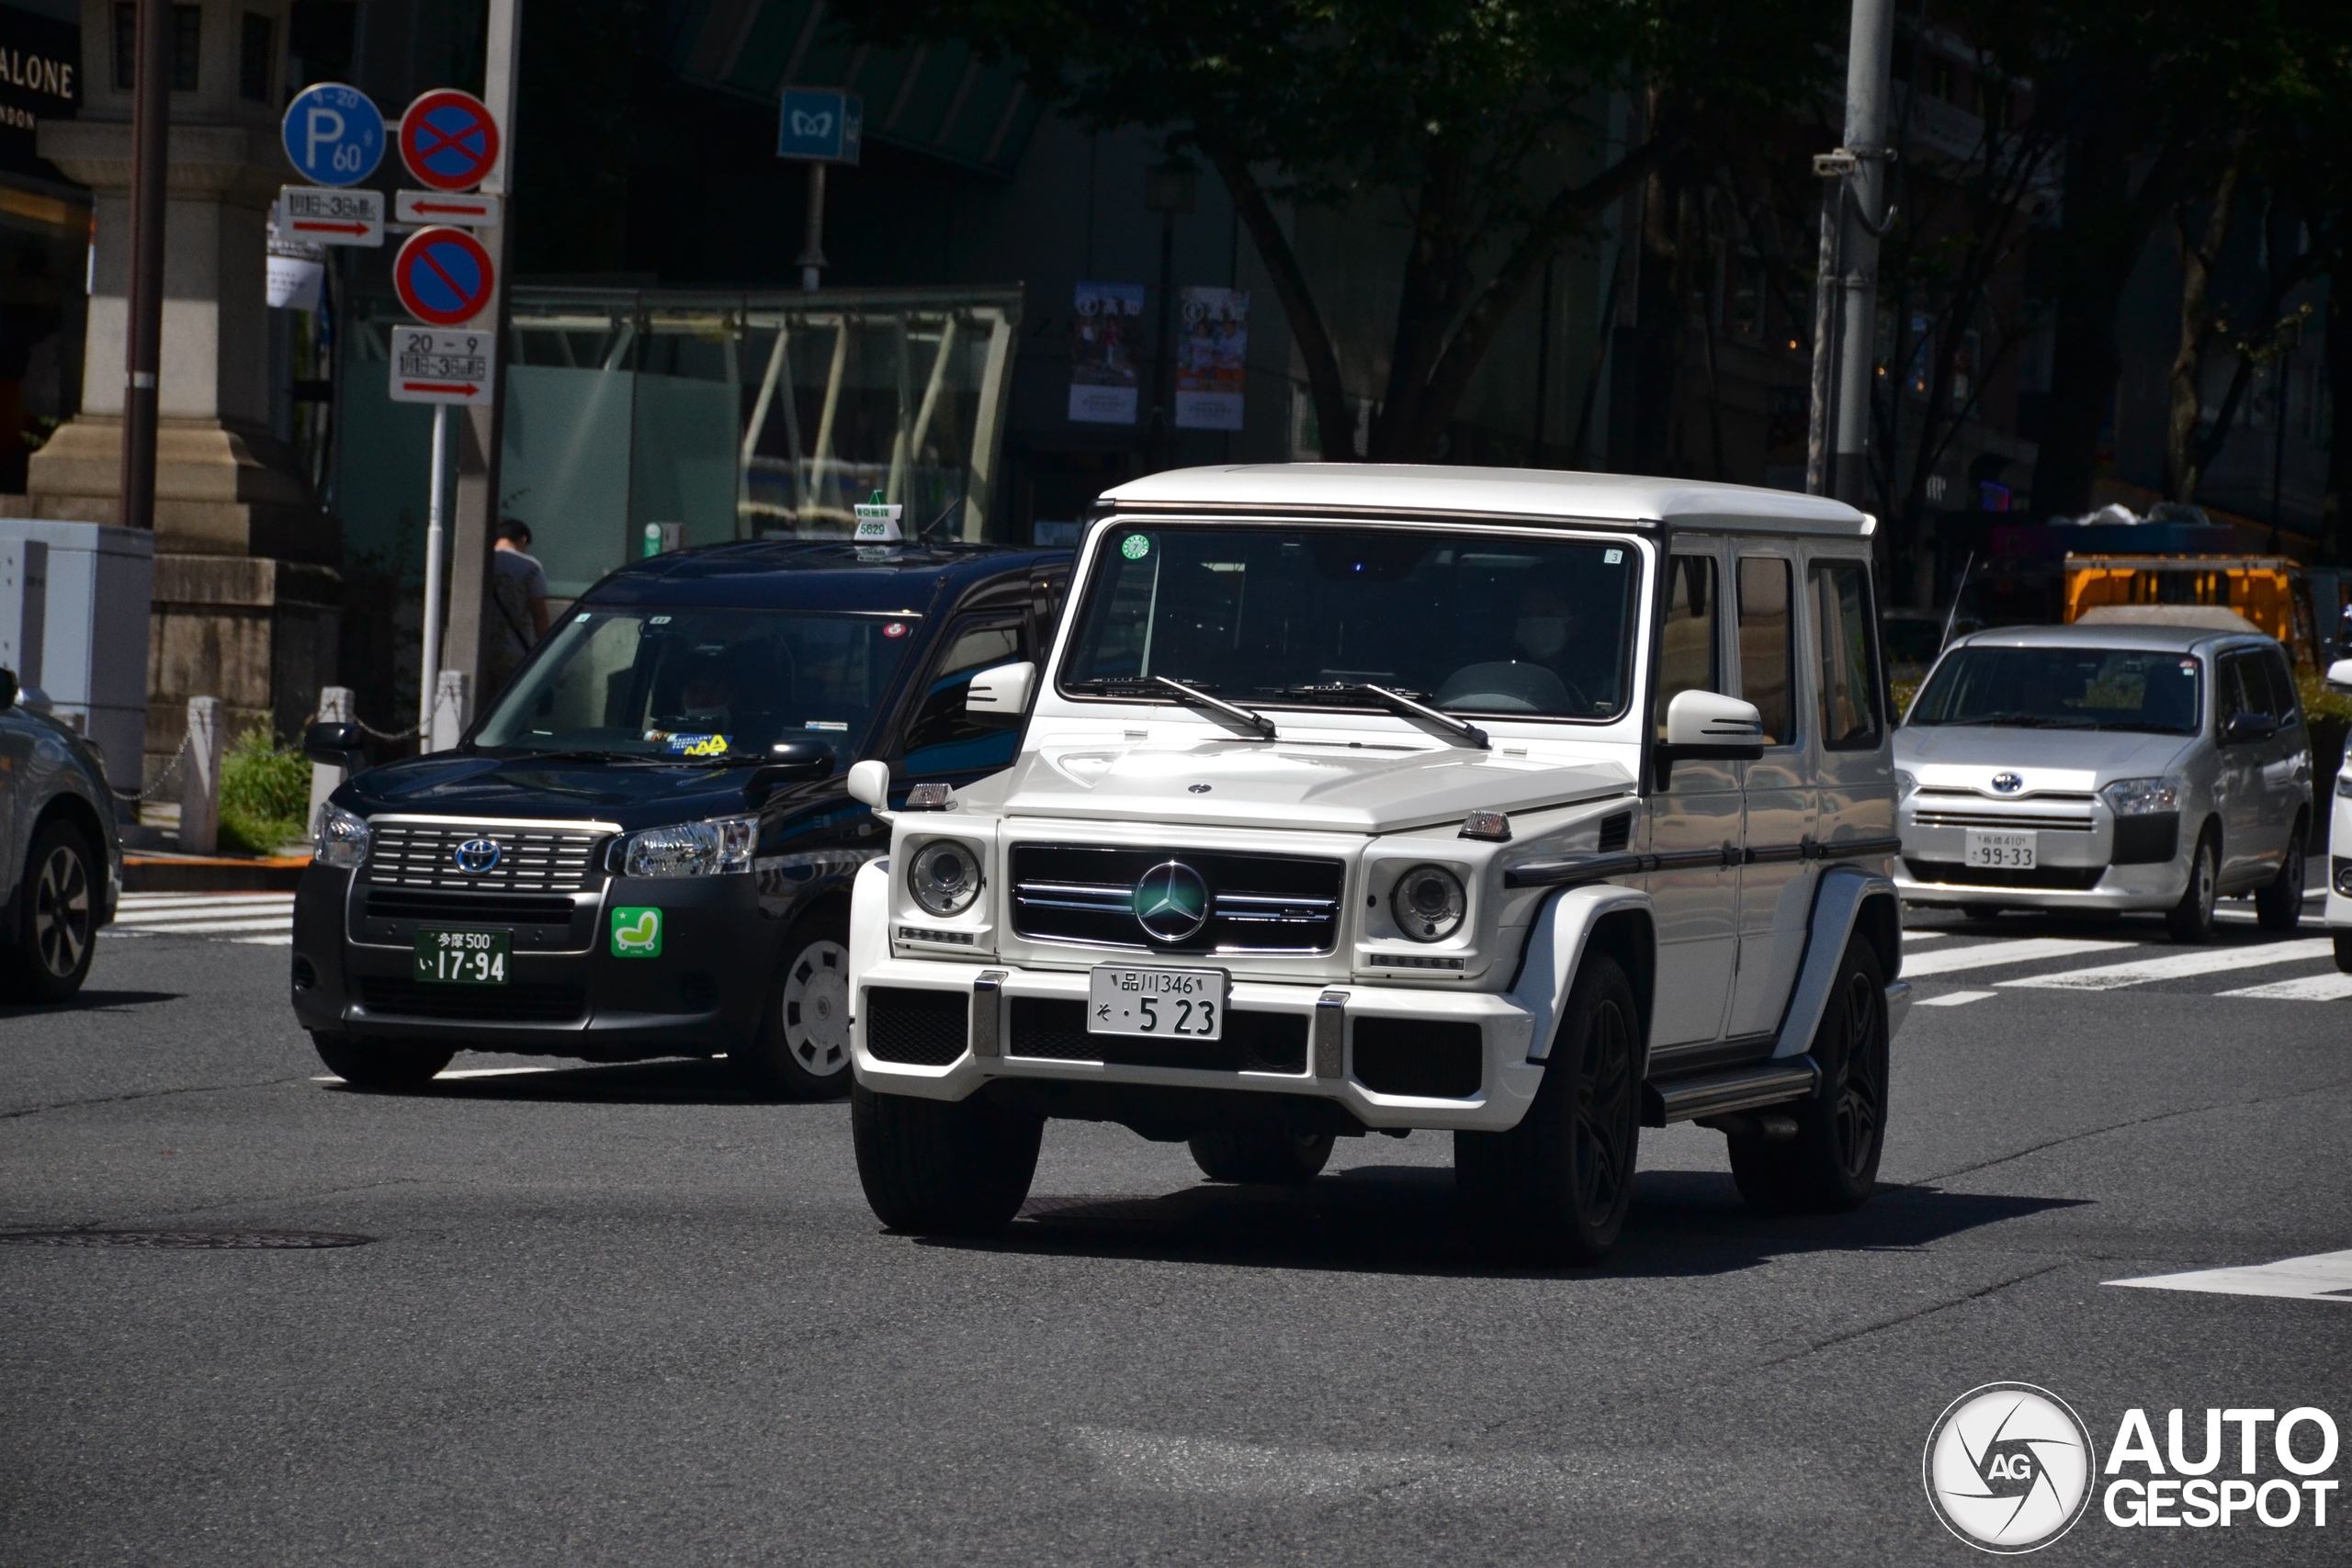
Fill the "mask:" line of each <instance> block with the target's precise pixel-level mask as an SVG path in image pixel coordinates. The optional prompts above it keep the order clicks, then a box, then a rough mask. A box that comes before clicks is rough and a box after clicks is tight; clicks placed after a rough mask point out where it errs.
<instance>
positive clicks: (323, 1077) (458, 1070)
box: [311, 1062, 639, 1083]
mask: <svg viewBox="0 0 2352 1568" xmlns="http://www.w3.org/2000/svg"><path fill="white" fill-rule="evenodd" d="M611 1065H612V1066H631V1067H633V1066H638V1065H639V1064H637V1063H635V1062H626V1063H622V1062H616V1063H613V1064H611ZM563 1070H564V1069H562V1068H561V1067H444V1068H443V1069H442V1070H441V1071H439V1072H437V1073H435V1074H434V1075H433V1081H434V1082H435V1083H439V1082H440V1081H441V1080H442V1079H444V1078H507V1077H515V1076H516V1075H517V1074H521V1073H558V1072H561V1071H563ZM342 1081H343V1080H342V1079H341V1078H339V1077H335V1076H334V1074H333V1073H322V1074H320V1075H319V1076H318V1077H314V1078H312V1079H311V1082H312V1083H341V1082H342Z"/></svg>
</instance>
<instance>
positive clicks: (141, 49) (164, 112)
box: [121, 0, 172, 533]
mask: <svg viewBox="0 0 2352 1568" xmlns="http://www.w3.org/2000/svg"><path fill="white" fill-rule="evenodd" d="M134 28H135V30H134V32H133V35H132V37H133V41H132V45H131V47H132V49H133V51H134V54H135V61H134V65H133V72H132V78H131V103H130V301H129V305H130V321H128V322H126V323H125V326H126V328H127V330H126V332H125V333H124V338H125V347H124V353H123V378H122V518H121V521H122V524H123V525H124V526H125V527H128V528H144V529H147V530H148V531H149V532H151V533H152V532H153V531H154V527H155V420H156V408H157V402H156V392H157V388H156V385H155V380H156V377H157V375H158V373H159V372H160V371H161V370H162V367H163V361H164V175H165V174H166V172H167V171H168V169H169V167H170V164H171V157H172V152H171V136H172V41H171V40H172V7H171V6H169V5H168V4H166V3H165V0H139V16H138V20H137V21H136V23H135V24H134Z"/></svg>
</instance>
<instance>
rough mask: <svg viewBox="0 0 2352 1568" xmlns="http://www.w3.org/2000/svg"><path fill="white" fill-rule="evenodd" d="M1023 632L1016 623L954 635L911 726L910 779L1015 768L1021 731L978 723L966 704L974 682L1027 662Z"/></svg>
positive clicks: (963, 628)
mask: <svg viewBox="0 0 2352 1568" xmlns="http://www.w3.org/2000/svg"><path fill="white" fill-rule="evenodd" d="M1021 642H1022V637H1021V628H1020V627H1019V626H1017V625H1015V624H1014V623H1012V622H1011V621H1004V622H998V623H993V624H990V625H987V626H958V627H957V628H956V630H955V631H953V632H952V633H951V634H950V635H949V637H948V641H947V647H946V650H945V651H944V653H942V654H941V655H940V657H939V662H938V663H937V664H935V665H934V666H933V669H932V674H931V681H930V684H929V685H928V686H927V687H925V689H924V692H923V697H922V704H921V705H919V706H918V707H917V708H916V709H915V716H914V718H913V720H912V721H911V722H910V723H909V724H908V726H907V737H906V748H905V762H906V771H907V772H908V773H917V774H921V773H988V772H990V771H992V770H994V769H997V768H1001V767H1006V766H1008V765H1010V764H1011V762H1012V756H1013V752H1014V751H1015V750H1017V749H1018V748H1019V746H1020V744H1021V736H1020V733H1019V731H1017V730H1014V729H1009V728H1005V727H1004V726H1003V725H1001V724H989V723H986V722H984V721H982V720H980V719H977V718H974V717H973V716H971V715H970V714H968V713H966V712H965V711H964V699H965V696H966V695H967V693H968V691H969V690H970V687H971V684H972V677H973V676H975V675H977V674H978V673H979V672H980V671H983V670H989V669H993V668H994V667H995V666H997V665H999V664H1010V663H1012V661H1013V660H1017V659H1019V658H1021V657H1022V650H1021Z"/></svg>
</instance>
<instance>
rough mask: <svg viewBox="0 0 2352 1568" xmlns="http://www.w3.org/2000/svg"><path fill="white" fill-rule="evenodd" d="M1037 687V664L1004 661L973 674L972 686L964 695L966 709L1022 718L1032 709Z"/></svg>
mask: <svg viewBox="0 0 2352 1568" xmlns="http://www.w3.org/2000/svg"><path fill="white" fill-rule="evenodd" d="M1036 689H1037V667H1036V666H1035V664H1031V663H1028V662H1026V661H1023V662H1022V663H1019V664H1000V665H998V666H997V667H996V668H995V669H993V670H983V671H980V672H979V673H978V674H977V675H975V676H973V677H972V684H971V687H970V689H969V690H968V691H967V693H966V694H965V696H964V711H965V712H966V713H976V714H992V715H995V716H999V717H1002V718H1018V717H1020V716H1022V715H1023V713H1025V712H1027V711H1028V708H1029V698H1030V695H1031V694H1033V693H1035V691H1036Z"/></svg>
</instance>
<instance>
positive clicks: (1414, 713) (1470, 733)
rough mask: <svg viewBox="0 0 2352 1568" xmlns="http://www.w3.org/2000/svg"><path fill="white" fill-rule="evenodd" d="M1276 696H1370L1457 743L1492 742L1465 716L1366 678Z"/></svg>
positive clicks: (1483, 745) (1478, 746) (1487, 745)
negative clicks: (1443, 710)
mask: <svg viewBox="0 0 2352 1568" xmlns="http://www.w3.org/2000/svg"><path fill="white" fill-rule="evenodd" d="M1275 695H1276V696H1283V697H1299V698H1303V699H1305V700H1306V701H1308V702H1329V701H1331V700H1333V699H1336V698H1346V697H1370V698H1372V699H1373V701H1374V702H1376V703H1378V704H1379V705H1381V706H1382V707H1385V708H1386V709H1387V710H1388V711H1389V712H1390V713H1393V714H1395V715H1396V716H1397V717H1399V718H1418V719H1419V720H1421V721H1422V722H1423V723H1425V724H1430V725H1434V726H1435V727H1436V728H1438V729H1439V730H1441V731H1442V732H1443V733H1444V735H1445V738H1446V739H1449V740H1452V741H1453V742H1455V743H1456V744H1458V745H1463V746H1468V747H1472V748H1474V749H1475V750H1480V751H1485V750H1490V749H1491V746H1492V742H1490V741H1489V740H1488V739H1487V732H1486V731H1485V730H1483V729H1481V728H1478V727H1477V726H1476V725H1475V724H1472V723H1470V722H1469V721H1468V720H1466V719H1459V718H1456V717H1454V716H1453V715H1452V714H1450V713H1443V712H1441V711H1439V710H1438V709H1436V708H1433V707H1430V705H1428V704H1426V703H1423V702H1420V701H1418V700H1417V699H1415V698H1414V697H1413V696H1411V695H1410V694H1407V693H1404V692H1392V691H1390V690H1389V689H1388V688H1387V687H1385V686H1375V685H1374V684H1373V683H1372V682H1369V681H1336V682H1332V683H1331V684H1330V685H1328V686H1284V687H1283V689H1282V690H1281V691H1279V692H1277V693H1275Z"/></svg>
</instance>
